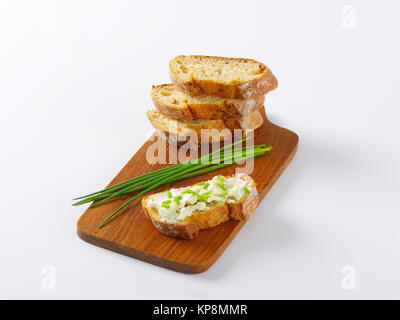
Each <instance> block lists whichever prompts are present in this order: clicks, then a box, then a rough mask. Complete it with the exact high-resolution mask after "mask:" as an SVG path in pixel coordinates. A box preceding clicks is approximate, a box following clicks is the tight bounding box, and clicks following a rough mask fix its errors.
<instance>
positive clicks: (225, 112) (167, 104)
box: [150, 83, 265, 121]
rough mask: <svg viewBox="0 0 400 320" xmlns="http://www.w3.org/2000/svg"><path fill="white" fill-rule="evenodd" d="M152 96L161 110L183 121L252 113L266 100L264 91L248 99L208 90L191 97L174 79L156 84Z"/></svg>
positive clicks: (233, 116)
mask: <svg viewBox="0 0 400 320" xmlns="http://www.w3.org/2000/svg"><path fill="white" fill-rule="evenodd" d="M150 96H151V98H152V100H153V102H154V105H155V106H156V108H157V109H158V110H159V111H160V112H161V113H163V114H164V115H166V116H167V117H169V118H172V119H176V120H181V121H192V120H196V119H227V118H238V117H243V116H248V115H249V114H250V113H252V112H253V111H255V110H257V109H259V108H261V107H262V106H263V105H264V101H265V96H264V95H261V96H256V97H254V98H252V99H247V100H239V99H225V98H221V97H218V96H208V95H205V94H202V95H200V96H197V97H191V96H189V95H187V94H186V93H184V92H183V91H181V90H179V89H178V88H177V87H175V85H173V84H172V83H169V84H162V85H158V86H153V88H152V89H151V92H150Z"/></svg>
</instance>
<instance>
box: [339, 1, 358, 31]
mask: <svg viewBox="0 0 400 320" xmlns="http://www.w3.org/2000/svg"><path fill="white" fill-rule="evenodd" d="M342 28H343V29H344V30H355V29H356V28H357V9H356V7H355V6H354V5H352V4H346V5H344V6H343V7H342Z"/></svg>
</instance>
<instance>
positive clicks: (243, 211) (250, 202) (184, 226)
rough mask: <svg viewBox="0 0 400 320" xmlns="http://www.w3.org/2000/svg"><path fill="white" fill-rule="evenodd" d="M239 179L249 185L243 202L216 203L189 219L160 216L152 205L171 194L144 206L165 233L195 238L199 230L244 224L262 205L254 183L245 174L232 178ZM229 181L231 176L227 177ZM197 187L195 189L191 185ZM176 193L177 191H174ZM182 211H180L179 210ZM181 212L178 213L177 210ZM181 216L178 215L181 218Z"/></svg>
mask: <svg viewBox="0 0 400 320" xmlns="http://www.w3.org/2000/svg"><path fill="white" fill-rule="evenodd" d="M235 176H236V177H239V176H240V179H244V180H245V181H246V183H247V185H246V186H247V189H248V190H247V191H248V193H245V194H244V196H242V197H241V198H240V200H239V201H236V200H235V201H234V202H227V201H220V202H218V201H212V202H210V205H209V208H207V209H206V210H197V211H194V212H193V213H192V214H191V215H188V216H185V218H183V219H173V218H174V217H172V219H171V218H169V219H166V218H165V217H164V216H162V215H161V214H159V211H158V210H157V209H156V208H155V207H154V205H152V201H151V200H152V199H153V203H154V201H156V200H154V199H163V198H166V199H168V198H167V196H166V195H167V193H168V191H165V192H159V193H156V194H152V195H149V196H146V197H143V198H142V207H143V210H144V212H145V214H146V216H147V217H148V218H149V219H150V220H151V221H152V223H153V224H154V226H155V227H156V228H157V229H158V230H159V231H160V232H161V233H163V234H165V235H167V236H170V237H175V238H181V239H193V238H195V237H196V236H197V235H198V233H199V230H202V229H207V228H212V227H215V226H217V225H219V224H221V223H224V222H227V221H229V220H235V221H241V220H246V219H248V218H249V217H250V215H251V214H252V213H253V212H254V210H255V209H256V207H257V205H258V192H257V188H256V184H255V182H254V180H253V179H252V178H251V177H250V176H248V175H245V174H238V175H233V176H231V177H235ZM224 178H225V179H228V178H229V177H224ZM210 181H211V180H208V181H203V182H202V184H207V183H209V182H210ZM191 187H194V186H190V188H191ZM171 190H173V189H171ZM177 210H178V209H177ZM177 212H178V211H177ZM178 215H179V214H178V213H177V216H178Z"/></svg>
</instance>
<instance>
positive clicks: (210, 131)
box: [146, 109, 264, 143]
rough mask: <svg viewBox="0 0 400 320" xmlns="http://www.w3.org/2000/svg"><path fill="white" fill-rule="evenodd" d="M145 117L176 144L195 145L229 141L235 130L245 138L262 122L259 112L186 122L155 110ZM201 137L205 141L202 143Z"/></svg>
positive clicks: (148, 112)
mask: <svg viewBox="0 0 400 320" xmlns="http://www.w3.org/2000/svg"><path fill="white" fill-rule="evenodd" d="M146 115H147V117H148V118H149V120H150V122H151V124H152V125H153V127H154V128H155V129H158V130H160V131H162V132H163V133H164V134H165V135H166V136H167V137H171V138H172V139H174V140H176V141H178V142H185V141H188V140H189V139H192V141H196V142H197V143H204V142H209V141H224V140H229V139H232V136H233V132H232V131H234V130H235V129H240V130H242V131H241V135H242V136H245V135H247V134H248V133H249V132H252V131H254V130H256V129H257V128H259V127H261V126H262V124H263V122H264V119H263V117H262V115H261V113H260V112H259V111H254V112H252V113H250V114H249V115H248V116H245V117H241V118H228V119H225V120H223V119H214V120H213V119H197V120H192V121H188V122H183V121H179V120H174V119H171V118H168V117H167V116H165V115H164V114H162V113H161V112H160V111H158V110H156V109H152V110H149V111H147V113H146ZM204 130H206V132H204ZM205 133H206V134H205ZM234 133H235V132H234ZM203 137H205V138H206V139H207V141H202V138H203ZM168 141H169V140H168Z"/></svg>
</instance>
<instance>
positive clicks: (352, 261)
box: [0, 0, 400, 299]
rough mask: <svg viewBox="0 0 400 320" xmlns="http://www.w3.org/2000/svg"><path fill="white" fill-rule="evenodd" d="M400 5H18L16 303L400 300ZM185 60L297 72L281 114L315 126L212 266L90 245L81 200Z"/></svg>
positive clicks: (307, 1) (6, 44)
mask: <svg viewBox="0 0 400 320" xmlns="http://www.w3.org/2000/svg"><path fill="white" fill-rule="evenodd" d="M399 10H400V5H399V2H398V1H366V0H363V1H361V0H360V1H355V0H336V1H318V0H315V1H311V0H303V1H251V0H246V1H243V0H241V1H234V0H229V1H216V0H214V1H205V0H202V1H188V0H185V1H140V2H139V1H138V2H137V3H136V2H134V1H78V0H77V1H18V0H13V1H4V0H3V1H1V2H0V108H1V113H0V152H1V157H0V161H1V167H0V174H1V176H0V178H1V181H0V195H1V203H0V208H1V227H0V297H1V298H39V299H47V298H49V299H59V298H136V299H138V298H142V299H150V298H153V299H164V298H171V299H192V298H198V299H203V298H204V299H208V298H210V299H217V298H227V299H233V298H241V299H259V298H260V299H267V298H314V299H315V298H345V299H347V298H350V299H353V298H400V272H399V270H400V250H399V244H400V231H399V230H400V229H399V227H400V210H399V207H400V206H399V192H400V179H399V178H400V170H399V168H400V166H399V161H400V150H399V149H400V145H399V143H400V132H399V124H398V123H399V116H400V112H399V108H400V103H399V102H400V98H399V91H400V90H399V74H400V68H399V65H400V64H399V57H400V46H399V40H398V38H399V29H400V22H399V17H398V13H399ZM179 54H207V55H220V56H233V57H249V58H254V59H257V60H260V61H262V62H264V63H265V64H266V65H267V66H269V67H270V68H271V69H272V71H273V72H274V74H275V75H276V77H277V78H278V80H279V88H278V89H277V90H275V91H273V92H272V93H270V94H268V96H267V100H266V101H267V102H266V108H267V112H268V114H269V117H270V119H271V120H272V121H273V122H275V123H277V124H279V125H281V126H284V127H286V128H289V129H291V130H292V131H294V132H296V133H298V135H299V137H300V142H299V149H298V152H297V154H296V156H295V158H294V160H293V162H292V163H291V164H290V165H289V167H288V169H287V170H286V171H285V172H284V174H283V175H282V176H281V178H280V179H279V180H278V181H277V183H276V184H275V186H274V187H273V188H272V189H271V191H270V192H269V193H268V195H267V196H266V197H265V199H264V200H263V202H262V203H261V204H260V206H259V208H258V209H257V211H256V212H255V214H254V215H253V216H252V218H251V219H250V220H249V221H248V223H247V224H246V225H245V226H244V227H243V229H242V230H241V232H240V233H239V234H238V236H237V237H236V238H235V239H234V241H233V242H232V243H231V245H230V246H229V247H228V249H227V250H226V251H225V253H224V254H223V255H222V256H221V257H220V259H219V260H218V261H217V262H216V263H215V264H214V266H212V267H211V269H209V270H208V271H207V272H205V273H202V274H197V275H185V274H180V273H176V272H173V271H169V270H166V269H162V268H160V267H156V266H153V265H151V264H147V263H144V262H141V261H138V260H135V259H132V258H129V257H125V256H122V255H119V254H116V253H113V252H110V251H107V250H104V249H101V248H98V247H95V246H92V245H90V244H88V243H86V242H83V241H82V240H80V239H79V238H78V237H77V236H76V230H75V229H76V221H77V220H78V218H79V216H80V215H81V214H82V212H83V211H84V208H83V207H78V208H74V207H71V203H72V202H71V199H72V198H73V197H75V196H78V195H81V194H86V193H88V192H90V191H93V190H95V189H98V188H99V187H102V186H104V185H106V184H107V183H108V182H109V181H110V180H111V178H112V177H113V176H114V175H115V174H116V173H117V172H118V171H119V170H120V169H121V168H122V166H123V165H124V164H125V163H126V162H127V161H128V160H129V159H130V157H131V156H132V155H133V154H134V153H135V151H136V150H137V149H138V148H139V147H140V146H141V144H142V143H143V142H144V140H145V139H146V137H147V136H148V134H149V132H150V131H151V126H150V124H149V122H148V120H147V118H146V116H145V111H146V110H148V109H149V108H151V107H152V103H151V100H150V97H149V91H150V88H151V85H152V84H161V83H166V82H168V81H169V78H168V61H169V60H170V59H172V58H173V57H174V56H176V55H179ZM347 265H350V266H353V267H354V269H353V270H355V272H356V273H355V287H354V288H353V290H346V289H349V287H348V286H346V285H345V286H344V287H343V282H344V284H346V281H345V280H346V279H348V278H346V276H348V274H346V273H342V271H343V270H342V268H343V267H344V266H347ZM46 266H50V269H48V268H47V267H46ZM49 270H53V271H55V275H56V277H55V279H56V286H55V288H50V289H49V288H47V287H46V285H45V286H43V284H46V279H47V278H46V277H47V276H48V275H49ZM43 272H44V273H43ZM46 288H47V289H48V290H46ZM350 289H351V287H350Z"/></svg>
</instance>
